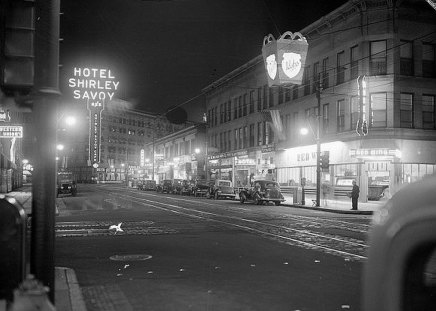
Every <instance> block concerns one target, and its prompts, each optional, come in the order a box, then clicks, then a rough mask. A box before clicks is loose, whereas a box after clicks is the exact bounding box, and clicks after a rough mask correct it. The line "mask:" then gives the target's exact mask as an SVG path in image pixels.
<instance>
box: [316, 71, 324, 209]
mask: <svg viewBox="0 0 436 311" xmlns="http://www.w3.org/2000/svg"><path fill="white" fill-rule="evenodd" d="M321 87H322V84H321V80H320V79H319V77H318V82H317V85H316V99H317V100H318V114H317V116H316V118H317V121H318V122H317V127H316V207H319V206H320V194H321V163H320V161H321V141H320V135H321V126H322V122H323V120H322V114H321Z"/></svg>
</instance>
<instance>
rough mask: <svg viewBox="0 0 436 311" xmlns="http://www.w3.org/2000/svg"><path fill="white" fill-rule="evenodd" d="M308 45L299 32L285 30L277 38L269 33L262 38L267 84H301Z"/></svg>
mask: <svg viewBox="0 0 436 311" xmlns="http://www.w3.org/2000/svg"><path fill="white" fill-rule="evenodd" d="M308 48H309V45H308V43H307V41H306V38H304V37H303V36H302V35H301V33H299V32H295V33H292V32H290V31H287V32H285V33H284V34H283V35H282V36H280V38H279V39H277V40H276V39H275V38H274V36H273V35H271V34H269V35H268V36H265V38H264V39H263V47H262V55H263V59H264V64H265V69H266V71H267V73H268V74H267V77H268V85H269V86H278V85H283V84H298V85H301V83H302V80H303V73H304V65H305V63H306V56H307V50H308Z"/></svg>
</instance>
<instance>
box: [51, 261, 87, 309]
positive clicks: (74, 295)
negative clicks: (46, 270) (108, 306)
mask: <svg viewBox="0 0 436 311" xmlns="http://www.w3.org/2000/svg"><path fill="white" fill-rule="evenodd" d="M56 269H59V270H63V271H64V272H65V282H66V285H67V288H68V300H69V301H68V302H66V303H67V304H69V305H70V307H71V309H70V310H71V311H86V304H85V300H84V299H83V295H82V290H81V289H80V286H79V282H78V281H77V277H76V273H75V272H74V270H73V269H70V268H65V267H56Z"/></svg>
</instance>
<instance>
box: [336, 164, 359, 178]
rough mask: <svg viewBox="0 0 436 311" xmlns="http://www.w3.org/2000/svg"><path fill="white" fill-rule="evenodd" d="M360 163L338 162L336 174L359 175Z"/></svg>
mask: <svg viewBox="0 0 436 311" xmlns="http://www.w3.org/2000/svg"><path fill="white" fill-rule="evenodd" d="M357 166H358V164H338V165H335V175H336V176H357Z"/></svg>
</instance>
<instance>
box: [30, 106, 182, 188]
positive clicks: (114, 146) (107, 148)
mask: <svg viewBox="0 0 436 311" xmlns="http://www.w3.org/2000/svg"><path fill="white" fill-rule="evenodd" d="M69 115H71V116H74V117H75V119H76V124H74V125H72V126H66V125H65V124H64V120H63V119H64V118H66V117H67V116H69ZM26 118H27V122H26V124H25V128H27V129H29V131H31V130H32V128H33V127H34V126H35V125H34V124H33V120H32V114H30V113H28V114H26ZM101 124H102V125H101V145H100V162H99V163H98V167H97V168H94V167H92V166H91V163H90V161H89V135H90V132H89V128H90V125H89V117H88V111H87V109H86V106H85V105H80V104H77V106H76V107H71V106H69V107H62V108H61V109H60V111H59V120H58V134H57V140H58V143H60V144H63V145H64V149H63V150H61V151H57V152H58V156H57V165H58V168H63V169H68V170H71V171H73V173H74V176H75V178H76V180H77V181H78V182H84V183H90V182H125V181H126V179H127V178H128V179H129V180H131V181H132V180H135V179H139V178H142V177H143V175H144V174H145V172H144V165H145V163H144V161H143V160H144V156H143V155H144V152H143V150H144V147H145V145H146V144H147V143H149V142H151V141H152V140H153V138H159V137H162V136H164V135H167V134H169V133H171V132H174V131H177V130H179V129H180V128H182V127H183V126H184V125H174V124H170V123H169V122H168V120H166V118H165V117H164V116H159V115H156V114H151V113H147V112H143V111H139V110H135V109H131V108H130V105H129V103H128V102H125V101H122V100H114V101H111V102H109V103H106V107H105V109H104V110H103V112H102V123H101ZM25 150H26V153H27V155H26V156H28V157H29V158H30V159H32V152H33V150H32V146H31V141H27V142H26V144H25Z"/></svg>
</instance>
